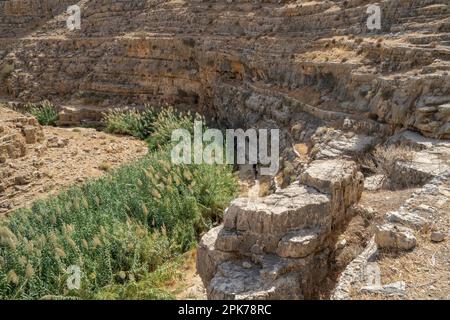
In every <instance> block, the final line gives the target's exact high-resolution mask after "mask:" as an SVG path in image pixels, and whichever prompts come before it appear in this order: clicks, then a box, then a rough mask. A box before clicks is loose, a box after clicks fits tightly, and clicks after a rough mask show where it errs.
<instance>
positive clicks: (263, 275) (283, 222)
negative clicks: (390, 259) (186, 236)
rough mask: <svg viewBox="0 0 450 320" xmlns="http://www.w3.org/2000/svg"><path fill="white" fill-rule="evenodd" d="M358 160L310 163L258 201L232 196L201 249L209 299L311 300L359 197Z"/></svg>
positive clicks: (200, 263) (201, 269) (201, 268)
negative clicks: (288, 182) (294, 178)
mask: <svg viewBox="0 0 450 320" xmlns="http://www.w3.org/2000/svg"><path fill="white" fill-rule="evenodd" d="M362 180H363V179H362V175H361V173H359V172H358V171H357V169H356V165H355V164H354V163H353V162H350V161H344V160H320V161H314V162H312V163H311V164H310V166H309V167H308V168H307V170H306V171H305V172H304V173H303V175H302V178H301V183H298V182H296V183H294V184H292V185H290V186H289V187H287V188H285V189H281V190H279V191H277V192H275V193H274V194H271V195H269V196H267V197H264V198H261V199H259V200H257V201H249V200H248V199H246V198H238V199H236V200H234V201H233V202H232V203H231V204H230V206H229V208H228V209H227V211H226V213H225V216H224V223H223V225H221V226H219V227H216V228H214V229H212V230H211V231H209V232H208V233H207V234H206V235H205V236H204V237H203V238H202V240H201V242H200V245H199V248H198V258H197V269H198V272H199V274H200V276H201V277H202V280H203V282H204V284H205V286H206V287H207V291H208V298H210V299H308V298H312V297H314V296H315V295H316V294H317V291H318V285H319V283H320V281H321V280H323V279H324V277H325V276H326V274H327V271H328V258H329V254H330V250H331V248H332V247H333V245H334V242H335V234H336V232H338V230H339V228H340V226H341V225H342V224H343V223H344V221H345V220H347V218H349V212H353V211H352V210H349V209H350V207H351V206H352V205H353V204H355V203H356V202H357V201H358V200H359V197H360V196H361V192H362V188H363V181H362Z"/></svg>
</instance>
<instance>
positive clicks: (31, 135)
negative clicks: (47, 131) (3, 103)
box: [0, 108, 44, 163]
mask: <svg viewBox="0 0 450 320" xmlns="http://www.w3.org/2000/svg"><path fill="white" fill-rule="evenodd" d="M43 139H44V133H43V131H42V127H41V126H40V125H39V123H38V122H37V120H36V118H34V117H29V116H23V115H21V114H19V113H16V112H14V111H10V110H8V109H4V108H0V163H5V162H6V160H7V159H16V158H19V157H23V156H24V155H25V154H26V153H27V145H28V144H34V143H37V142H40V141H42V140H43Z"/></svg>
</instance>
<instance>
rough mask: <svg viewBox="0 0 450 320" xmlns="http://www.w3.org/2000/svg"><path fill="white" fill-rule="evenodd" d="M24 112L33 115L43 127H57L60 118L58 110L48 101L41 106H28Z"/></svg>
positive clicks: (40, 104)
mask: <svg viewBox="0 0 450 320" xmlns="http://www.w3.org/2000/svg"><path fill="white" fill-rule="evenodd" d="M24 111H26V112H28V113H30V114H32V115H33V116H34V117H35V118H36V119H37V121H38V122H39V124H40V125H42V126H56V122H57V121H58V118H59V115H58V110H56V108H55V106H54V105H53V104H52V103H50V102H49V101H47V100H45V101H43V102H42V103H39V104H27V105H26V106H25V110H24Z"/></svg>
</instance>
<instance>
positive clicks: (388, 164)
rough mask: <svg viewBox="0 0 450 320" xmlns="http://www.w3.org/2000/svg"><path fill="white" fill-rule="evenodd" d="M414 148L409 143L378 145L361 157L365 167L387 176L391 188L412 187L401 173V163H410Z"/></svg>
mask: <svg viewBox="0 0 450 320" xmlns="http://www.w3.org/2000/svg"><path fill="white" fill-rule="evenodd" d="M413 156H414V149H413V148H411V147H409V146H407V145H403V144H400V145H390V146H377V147H376V148H375V149H374V150H373V151H372V152H371V153H368V154H366V155H364V156H363V158H362V159H360V160H359V161H360V163H361V164H362V166H363V167H365V168H366V169H368V170H369V171H372V172H373V173H375V174H382V175H384V176H385V177H386V180H387V181H386V185H387V186H388V187H390V188H391V189H396V188H398V187H411V186H409V185H408V183H407V181H406V180H405V179H403V178H402V177H401V175H400V174H399V171H400V170H399V163H410V162H411V161H412V160H413Z"/></svg>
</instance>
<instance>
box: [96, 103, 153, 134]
mask: <svg viewBox="0 0 450 320" xmlns="http://www.w3.org/2000/svg"><path fill="white" fill-rule="evenodd" d="M157 114H158V113H157V112H156V111H155V109H154V108H152V107H148V106H146V107H145V109H144V110H143V111H138V110H135V109H113V110H111V111H109V112H106V113H105V114H104V122H105V124H106V128H105V130H106V131H107V132H110V133H117V134H127V135H132V136H134V137H136V138H139V139H146V138H148V136H149V135H150V134H151V133H153V131H154V126H153V123H154V121H155V119H156V117H157Z"/></svg>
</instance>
